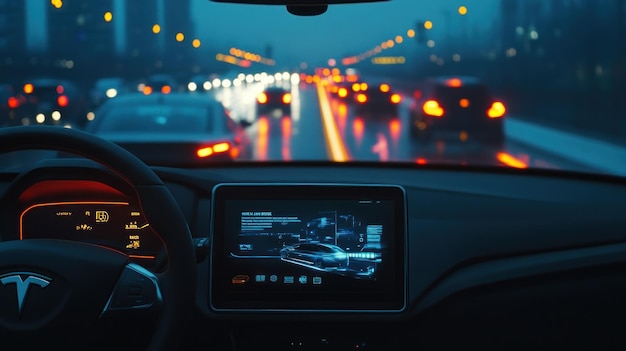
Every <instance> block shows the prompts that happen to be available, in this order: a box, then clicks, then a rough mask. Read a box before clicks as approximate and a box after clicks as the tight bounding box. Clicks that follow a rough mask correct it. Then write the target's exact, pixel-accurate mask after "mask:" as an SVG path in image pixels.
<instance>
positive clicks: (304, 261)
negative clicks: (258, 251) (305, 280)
mask: <svg viewBox="0 0 626 351" xmlns="http://www.w3.org/2000/svg"><path fill="white" fill-rule="evenodd" d="M280 258H281V260H283V261H287V262H290V263H294V264H298V265H302V266H306V267H309V268H312V269H317V270H323V271H337V270H346V269H347V268H348V265H349V263H350V258H349V257H348V253H347V252H345V251H344V250H343V249H342V248H340V247H339V246H335V245H331V244H322V243H302V244H296V245H292V246H287V247H285V248H283V249H282V250H280Z"/></svg>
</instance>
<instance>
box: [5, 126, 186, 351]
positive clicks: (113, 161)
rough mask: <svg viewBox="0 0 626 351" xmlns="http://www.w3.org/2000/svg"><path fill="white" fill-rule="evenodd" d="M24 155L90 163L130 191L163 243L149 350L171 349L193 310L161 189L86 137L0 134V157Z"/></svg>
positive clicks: (137, 166)
mask: <svg viewBox="0 0 626 351" xmlns="http://www.w3.org/2000/svg"><path fill="white" fill-rule="evenodd" d="M29 149H45V150H56V151H64V152H69V153H73V154H77V155H80V156H83V157H85V158H88V159H91V160H93V161H95V162H97V163H99V164H101V165H103V166H105V167H106V168H108V169H109V170H111V171H112V172H114V173H115V174H117V175H118V176H119V177H120V178H122V179H124V180H125V181H126V182H127V183H128V184H129V185H130V186H131V187H132V188H133V189H134V190H135V191H136V194H137V199H138V200H139V205H140V206H141V208H142V211H143V213H144V215H145V216H146V219H147V221H148V223H150V226H151V227H152V228H153V229H154V231H155V232H156V233H157V234H158V235H159V236H160V238H161V240H162V241H163V243H164V246H165V249H166V253H167V258H168V266H167V268H166V270H165V271H164V272H162V273H159V279H160V282H161V286H160V288H161V293H162V298H163V301H164V303H163V304H162V309H161V311H160V315H159V319H158V321H157V323H156V327H155V330H154V333H153V337H152V339H151V342H150V345H149V349H150V350H170V349H175V348H176V347H177V345H178V344H179V343H180V341H181V340H182V335H183V333H184V332H185V330H186V327H185V326H186V325H187V323H188V322H189V315H190V314H191V313H190V312H191V311H192V309H193V307H194V304H195V291H196V289H195V285H196V284H195V283H196V282H195V279H196V274H195V253H194V249H193V245H192V239H191V233H190V231H189V227H188V225H187V222H186V220H185V217H184V215H183V213H182V211H181V210H180V207H179V206H178V204H177V203H176V200H175V199H174V197H173V196H172V194H171V193H170V192H169V190H168V189H167V187H166V186H165V185H164V184H163V182H162V181H161V179H160V178H159V177H158V176H157V175H156V174H155V173H154V172H153V171H152V169H150V168H149V167H148V166H147V165H146V164H145V163H143V162H142V161H141V160H139V159H138V158H137V157H136V156H134V155H133V154H131V153H130V152H128V151H126V150H125V149H123V148H121V147H120V146H118V145H116V144H113V143H111V142H108V141H106V140H103V139H100V138H98V137H96V136H93V135H91V134H88V133H85V132H81V131H77V130H73V129H67V128H59V127H51V126H20V127H8V128H3V129H0V153H6V152H10V151H20V150H29ZM163 213H167V214H168V215H167V216H163Z"/></svg>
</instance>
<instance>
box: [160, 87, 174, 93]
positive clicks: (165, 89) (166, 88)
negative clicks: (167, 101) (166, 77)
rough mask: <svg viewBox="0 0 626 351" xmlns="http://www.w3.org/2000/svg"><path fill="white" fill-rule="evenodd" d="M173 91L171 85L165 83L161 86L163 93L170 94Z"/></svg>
mask: <svg viewBox="0 0 626 351" xmlns="http://www.w3.org/2000/svg"><path fill="white" fill-rule="evenodd" d="M171 92H172V87H170V86H169V85H164V86H162V87H161V93H162V94H169V93H171Z"/></svg>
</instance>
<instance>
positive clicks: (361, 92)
mask: <svg viewBox="0 0 626 351" xmlns="http://www.w3.org/2000/svg"><path fill="white" fill-rule="evenodd" d="M352 92H353V94H352V97H353V104H354V106H355V108H356V113H357V114H358V115H359V116H362V117H385V116H386V117H397V116H398V106H399V104H400V103H401V102H402V96H401V95H400V94H399V93H397V92H395V91H394V90H392V88H391V85H389V84H388V83H380V84H368V83H364V82H361V83H354V84H352Z"/></svg>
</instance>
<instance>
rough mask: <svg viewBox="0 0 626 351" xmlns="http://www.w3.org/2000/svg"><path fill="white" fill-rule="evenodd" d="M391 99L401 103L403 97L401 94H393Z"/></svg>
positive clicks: (394, 102)
mask: <svg viewBox="0 0 626 351" xmlns="http://www.w3.org/2000/svg"><path fill="white" fill-rule="evenodd" d="M390 100H391V103H393V104H399V103H400V102H401V101H402V97H401V96H400V94H393V95H391V98H390Z"/></svg>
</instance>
